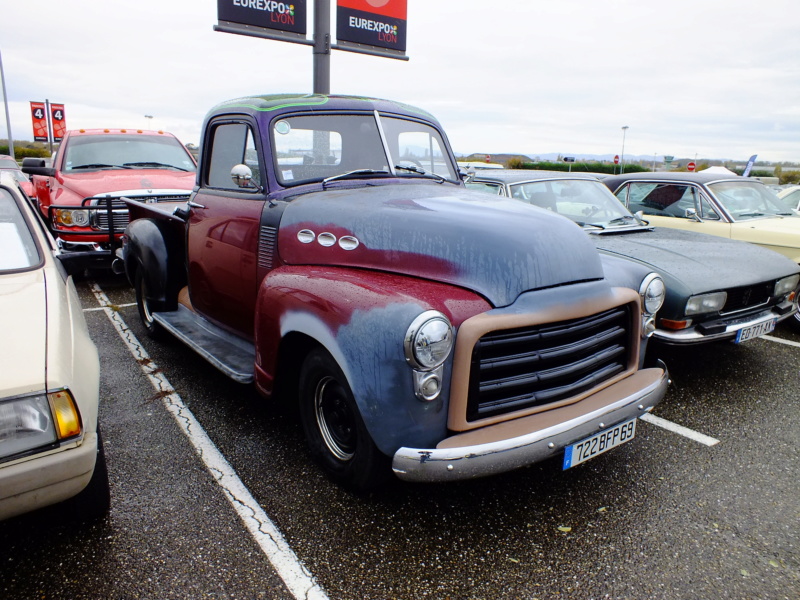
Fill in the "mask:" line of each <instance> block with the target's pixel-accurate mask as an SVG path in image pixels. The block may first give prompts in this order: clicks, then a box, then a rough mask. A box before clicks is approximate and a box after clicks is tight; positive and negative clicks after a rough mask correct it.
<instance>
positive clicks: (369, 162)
mask: <svg viewBox="0 0 800 600" xmlns="http://www.w3.org/2000/svg"><path fill="white" fill-rule="evenodd" d="M378 119H379V120H378ZM379 123H380V125H379ZM272 138H273V143H274V147H275V150H276V152H275V161H276V165H275V172H276V173H277V176H278V181H279V182H280V183H281V184H282V185H285V186H290V185H296V184H299V183H309V182H312V181H323V180H326V179H331V178H336V179H342V178H345V177H348V176H352V177H363V176H369V177H372V176H392V175H395V176H397V177H417V178H434V179H436V180H442V178H444V179H447V180H450V181H456V180H457V179H458V177H457V175H456V171H455V166H454V165H453V163H452V161H451V159H450V155H449V153H448V152H447V150H446V146H445V144H444V142H443V140H442V138H441V136H440V134H439V132H438V131H436V129H434V128H433V127H431V126H430V125H427V124H425V123H420V122H417V121H411V120H407V119H400V118H396V117H386V116H380V117H379V118H376V116H375V115H373V114H364V115H353V114H350V115H337V114H332V115H307V116H297V117H286V118H283V119H280V120H278V121H276V122H275V123H273V126H272ZM384 142H385V143H384ZM386 149H388V152H389V155H388V156H387V152H386Z"/></svg>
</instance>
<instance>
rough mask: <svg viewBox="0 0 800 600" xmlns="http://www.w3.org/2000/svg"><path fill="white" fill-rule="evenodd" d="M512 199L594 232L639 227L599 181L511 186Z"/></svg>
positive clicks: (567, 180)
mask: <svg viewBox="0 0 800 600" xmlns="http://www.w3.org/2000/svg"><path fill="white" fill-rule="evenodd" d="M509 187H510V188H511V197H512V198H516V199H517V200H522V201H523V202H528V203H529V204H533V205H535V206H539V207H541V208H544V209H546V210H552V211H554V212H557V213H558V214H560V215H563V216H565V217H568V218H570V219H572V220H573V221H575V222H576V223H578V224H579V225H581V226H584V227H587V228H594V229H600V230H602V229H606V228H610V227H612V228H613V227H623V226H626V225H639V224H640V223H639V221H638V220H637V219H636V217H634V216H633V215H632V214H631V213H630V212H629V211H628V209H626V208H625V207H624V206H623V205H622V204H620V202H619V200H617V199H616V198H615V197H614V195H613V194H612V193H611V192H610V191H609V190H608V188H607V187H606V186H604V185H603V184H602V183H600V182H599V181H594V180H591V179H553V180H547V181H536V182H532V183H520V184H512V185H511V186H509Z"/></svg>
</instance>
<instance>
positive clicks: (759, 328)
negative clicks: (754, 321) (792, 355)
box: [736, 319, 778, 344]
mask: <svg viewBox="0 0 800 600" xmlns="http://www.w3.org/2000/svg"><path fill="white" fill-rule="evenodd" d="M777 322H778V319H770V320H769V321H765V322H763V323H759V324H758V325H751V326H750V327H745V328H744V329H740V330H739V331H737V332H736V343H737V344H740V343H741V342H746V341H747V340H752V339H753V338H757V337H761V336H762V335H766V334H768V333H770V332H772V331H773V330H774V329H775V324H776V323H777Z"/></svg>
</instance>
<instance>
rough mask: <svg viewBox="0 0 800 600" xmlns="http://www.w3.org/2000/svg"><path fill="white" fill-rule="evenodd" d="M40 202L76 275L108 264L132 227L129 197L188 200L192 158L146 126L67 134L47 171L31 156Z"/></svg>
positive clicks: (29, 167) (25, 164)
mask: <svg viewBox="0 0 800 600" xmlns="http://www.w3.org/2000/svg"><path fill="white" fill-rule="evenodd" d="M22 170H23V171H24V172H25V173H27V174H29V175H31V176H32V178H33V184H34V197H35V199H36V202H37V204H38V206H39V209H40V210H41V213H42V215H43V216H44V218H45V220H46V222H47V224H48V226H49V227H50V231H51V233H52V234H53V235H54V236H55V237H56V239H57V242H58V244H59V247H60V248H61V249H62V250H64V252H65V254H64V259H65V263H67V264H68V265H69V269H70V270H71V271H72V270H74V271H78V270H81V269H84V268H93V267H94V268H104V267H106V268H107V267H110V265H111V261H112V260H113V250H114V248H115V246H116V242H117V241H118V240H119V238H120V237H121V235H122V232H123V231H124V230H125V226H126V225H127V224H128V210H127V208H126V206H125V203H124V202H123V201H122V200H121V198H123V197H127V198H133V199H136V200H139V201H141V202H165V201H175V200H186V199H188V198H189V193H190V192H191V190H192V188H193V187H194V180H195V174H196V170H197V166H196V163H195V160H194V157H193V156H192V155H191V154H190V153H189V151H188V150H186V148H185V147H184V146H183V144H181V142H180V141H179V140H178V138H176V137H175V136H174V135H172V134H171V133H167V132H164V131H146V130H141V129H78V130H71V131H67V132H66V134H65V135H64V139H63V140H62V141H61V144H60V145H59V148H58V151H57V152H56V153H55V156H54V157H53V159H52V166H46V165H45V160H44V159H41V158H26V159H24V160H23V161H22Z"/></svg>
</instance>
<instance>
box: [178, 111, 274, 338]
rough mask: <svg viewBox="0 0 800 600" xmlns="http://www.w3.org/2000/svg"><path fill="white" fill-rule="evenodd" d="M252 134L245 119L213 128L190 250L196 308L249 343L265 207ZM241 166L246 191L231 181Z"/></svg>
mask: <svg viewBox="0 0 800 600" xmlns="http://www.w3.org/2000/svg"><path fill="white" fill-rule="evenodd" d="M253 129H254V125H253V124H252V123H250V122H248V121H247V120H244V119H243V120H235V119H230V118H226V119H220V120H217V121H212V122H211V123H210V124H209V126H208V130H207V131H206V142H205V146H204V153H203V157H202V161H201V171H200V186H199V189H198V191H197V193H196V194H195V195H194V197H193V199H192V200H193V203H192V204H193V205H194V206H191V209H190V210H191V212H190V216H189V226H188V233H187V244H186V251H187V253H188V257H187V258H188V260H187V264H188V268H189V273H188V277H189V297H190V299H191V302H192V306H193V308H194V309H195V310H196V311H197V312H198V313H200V314H202V315H203V316H205V317H206V318H209V319H211V320H213V321H215V322H217V323H218V324H220V325H222V326H224V327H226V328H227V329H230V330H232V331H234V332H235V333H238V334H240V335H244V336H245V337H248V338H252V336H253V323H254V314H255V302H256V293H257V290H258V281H257V252H258V235H259V219H260V216H261V211H262V209H263V207H264V201H265V192H264V191H263V188H262V187H261V179H262V178H261V174H262V173H263V166H262V164H261V161H260V159H259V152H258V151H257V148H256V145H255V142H254V140H255V139H257V136H254V134H253ZM241 164H244V165H247V166H248V167H250V169H251V170H252V173H253V176H252V180H251V182H250V184H249V185H247V186H245V187H242V186H240V185H239V184H237V183H235V182H234V180H233V178H232V177H231V170H232V169H233V167H234V166H236V165H241Z"/></svg>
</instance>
